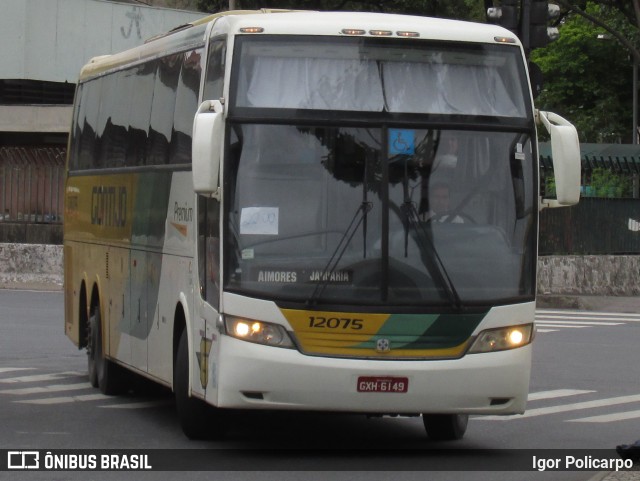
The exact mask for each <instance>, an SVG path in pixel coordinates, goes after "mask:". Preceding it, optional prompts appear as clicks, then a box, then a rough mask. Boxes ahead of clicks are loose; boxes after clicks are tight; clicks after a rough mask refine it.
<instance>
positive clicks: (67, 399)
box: [13, 393, 114, 404]
mask: <svg viewBox="0 0 640 481" xmlns="http://www.w3.org/2000/svg"><path fill="white" fill-rule="evenodd" d="M105 399H114V398H113V396H107V395H105V394H102V393H99V394H82V395H79V396H62V397H51V398H45V399H25V400H21V401H13V402H14V403H22V404H67V403H73V402H77V401H103V400H105Z"/></svg>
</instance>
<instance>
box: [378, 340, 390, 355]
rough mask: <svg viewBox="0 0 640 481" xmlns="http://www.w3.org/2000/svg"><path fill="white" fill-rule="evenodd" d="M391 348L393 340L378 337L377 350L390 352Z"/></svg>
mask: <svg viewBox="0 0 640 481" xmlns="http://www.w3.org/2000/svg"><path fill="white" fill-rule="evenodd" d="M390 350H391V342H390V341H389V339H378V340H377V341H376V351H377V352H389V351H390Z"/></svg>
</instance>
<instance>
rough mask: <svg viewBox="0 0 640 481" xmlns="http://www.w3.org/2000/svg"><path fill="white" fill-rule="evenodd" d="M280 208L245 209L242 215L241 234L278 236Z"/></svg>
mask: <svg viewBox="0 0 640 481" xmlns="http://www.w3.org/2000/svg"><path fill="white" fill-rule="evenodd" d="M278 210H279V209H278V207H245V208H243V209H242V212H241V213H240V234H253V235H278Z"/></svg>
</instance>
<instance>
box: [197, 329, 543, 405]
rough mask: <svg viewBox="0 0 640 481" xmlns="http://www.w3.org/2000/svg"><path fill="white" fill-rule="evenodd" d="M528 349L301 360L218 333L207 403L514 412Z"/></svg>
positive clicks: (520, 399) (524, 386)
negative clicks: (427, 356) (218, 361)
mask: <svg viewBox="0 0 640 481" xmlns="http://www.w3.org/2000/svg"><path fill="white" fill-rule="evenodd" d="M531 350H532V348H531V344H529V345H527V346H524V347H521V348H518V349H512V350H507V351H500V352H493V353H482V354H467V355H466V356H464V357H462V358H460V359H453V360H406V361H405V360H364V359H345V358H330V357H319V356H307V355H304V354H301V353H300V352H299V351H297V350H294V349H283V348H277V347H269V346H263V345H259V344H253V343H250V342H245V341H240V340H237V339H234V338H231V337H228V336H221V339H220V356H219V357H217V358H218V359H224V362H223V363H221V364H220V365H219V366H215V367H213V368H214V369H215V371H214V372H216V373H217V374H216V376H215V378H216V379H215V382H214V385H212V386H211V387H212V388H213V389H214V390H215V391H216V396H215V397H214V398H213V399H211V398H209V397H208V399H209V401H213V404H216V405H217V406H218V407H222V408H237V409H285V410H311V411H331V412H361V413H372V414H418V413H468V414H520V413H523V412H524V410H525V406H526V398H527V393H528V389H529V377H530V371H531ZM381 380H382V381H381ZM386 380H388V381H389V382H387V381H386ZM394 380H396V381H399V382H396V383H395V384H394V382H393V381H394ZM376 381H378V383H377V384H375V383H376ZM365 382H368V384H363V383H365ZM405 382H406V386H405V384H404V383H405ZM363 388H364V389H363ZM382 389H389V390H386V391H382V392H381V390H382ZM393 389H395V390H396V391H402V390H406V391H405V392H394V391H393ZM372 391H373V392H372Z"/></svg>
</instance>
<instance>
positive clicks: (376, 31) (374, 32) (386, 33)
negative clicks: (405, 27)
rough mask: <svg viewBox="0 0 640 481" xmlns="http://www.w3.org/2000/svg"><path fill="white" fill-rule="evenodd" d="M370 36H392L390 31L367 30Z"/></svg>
mask: <svg viewBox="0 0 640 481" xmlns="http://www.w3.org/2000/svg"><path fill="white" fill-rule="evenodd" d="M369 34H370V35H375V36H377V37H388V36H390V35H392V34H393V32H392V31H391V30H369Z"/></svg>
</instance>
